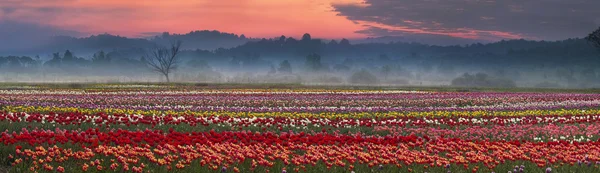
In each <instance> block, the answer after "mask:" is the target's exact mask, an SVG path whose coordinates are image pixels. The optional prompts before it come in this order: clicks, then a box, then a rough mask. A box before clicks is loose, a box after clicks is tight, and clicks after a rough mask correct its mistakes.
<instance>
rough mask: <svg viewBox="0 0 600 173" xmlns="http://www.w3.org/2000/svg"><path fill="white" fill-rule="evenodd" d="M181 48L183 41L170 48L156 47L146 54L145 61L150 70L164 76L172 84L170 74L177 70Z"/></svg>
mask: <svg viewBox="0 0 600 173" xmlns="http://www.w3.org/2000/svg"><path fill="white" fill-rule="evenodd" d="M180 47H181V41H177V42H176V43H172V44H171V47H170V48H166V47H159V46H156V47H155V48H154V49H151V50H149V51H148V52H146V56H145V57H144V60H145V62H146V64H147V65H148V67H150V69H152V70H153V71H156V72H158V73H160V74H162V75H164V76H165V78H166V79H167V82H171V81H170V80H169V73H171V72H173V71H174V70H175V69H177V64H178V63H179V61H178V56H177V55H179V51H180V50H179V48H180Z"/></svg>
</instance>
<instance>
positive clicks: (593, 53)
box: [0, 34, 600, 88]
mask: <svg viewBox="0 0 600 173" xmlns="http://www.w3.org/2000/svg"><path fill="white" fill-rule="evenodd" d="M103 37H116V36H110V35H103ZM182 37H185V36H182V35H177V36H169V35H167V36H160V37H155V38H151V39H129V38H125V37H116V38H118V39H117V41H119V40H120V41H126V42H127V43H128V44H126V45H125V44H122V45H124V46H122V47H119V46H118V45H117V46H115V45H111V44H93V43H94V41H93V39H92V41H90V40H89V38H88V40H86V42H88V44H86V45H85V46H82V45H78V46H73V48H68V47H69V45H73V44H64V45H54V47H55V48H53V49H48V50H46V52H44V53H40V50H41V51H43V50H45V49H36V50H35V51H31V52H22V51H21V52H19V53H4V54H3V55H2V56H0V73H1V74H0V81H2V82H44V83H45V82H102V83H103V82H166V79H165V77H164V75H162V74H160V73H157V72H156V71H152V69H151V68H149V66H148V64H147V59H145V58H148V57H147V56H148V53H149V52H150V51H151V50H152V48H153V47H166V46H168V43H169V42H172V41H175V40H181V38H182ZM228 37H229V39H230V40H232V39H233V40H236V38H237V40H238V41H239V39H240V38H241V37H240V36H237V35H228ZM213 39H218V38H213ZM244 39H247V40H246V41H245V43H234V42H227V46H221V47H220V48H216V49H215V48H214V46H213V47H212V49H211V48H207V47H206V44H205V43H202V42H201V41H188V42H185V41H183V42H182V46H181V48H182V49H181V50H180V52H179V53H178V55H177V57H176V60H177V63H175V64H174V65H176V66H177V68H176V69H174V70H171V71H170V72H169V77H170V82H186V83H293V84H306V85H369V86H460V87H543V88H593V87H598V86H600V83H599V82H598V81H600V80H598V79H600V69H599V68H600V62H599V60H600V52H598V51H597V50H596V49H595V48H594V47H592V46H590V45H589V44H588V43H587V42H586V41H585V40H584V39H569V40H563V41H554V42H546V41H526V40H510V41H500V42H494V43H488V44H480V43H478V44H469V45H455V46H433V45H425V44H419V43H405V42H388V43H377V42H369V43H364V42H363V43H351V42H350V41H349V40H345V39H344V40H321V39H314V38H311V37H310V35H309V34H305V35H304V36H303V37H302V38H298V39H296V38H291V37H285V36H282V37H278V38H272V39H249V38H245V37H244ZM78 40H85V39H78ZM96 40H103V39H96ZM104 40H107V39H104ZM108 40H110V39H108ZM144 40H145V41H144ZM153 40H154V41H153ZM156 40H160V41H156ZM222 43H225V41H224V42H222ZM238 44H239V45H238ZM106 45H111V46H109V47H107V46H106ZM57 48H58V49H64V50H60V51H54V50H56V49H57ZM142 57H145V58H142Z"/></svg>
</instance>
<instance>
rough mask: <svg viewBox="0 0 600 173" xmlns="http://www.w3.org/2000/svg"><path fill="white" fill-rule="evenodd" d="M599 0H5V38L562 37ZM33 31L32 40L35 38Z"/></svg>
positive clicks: (584, 27) (0, 17) (585, 19)
mask: <svg viewBox="0 0 600 173" xmlns="http://www.w3.org/2000/svg"><path fill="white" fill-rule="evenodd" d="M599 6H600V0H0V36H2V35H3V36H7V35H12V36H14V37H17V36H18V35H19V34H18V33H20V34H21V35H23V36H32V37H39V36H44V35H71V36H89V35H92V34H101V33H110V34H116V35H121V36H127V37H147V36H152V35H155V34H158V33H161V32H170V33H187V32H190V31H194V30H218V31H222V32H230V33H235V34H244V35H245V36H247V37H254V38H273V37H277V36H281V35H285V36H293V37H300V36H301V35H302V34H304V33H310V34H311V35H312V36H313V37H316V38H331V39H340V38H351V39H352V38H366V37H381V36H402V37H414V36H428V37H427V38H428V39H435V38H436V37H435V36H439V37H440V38H448V37H452V38H461V39H473V40H487V41H497V40H502V39H520V38H523V39H531V40H560V39H567V38H574V37H584V36H585V35H586V34H587V33H589V32H591V31H593V30H594V29H596V28H598V26H600V10H597V7H599ZM32 34H33V35H32Z"/></svg>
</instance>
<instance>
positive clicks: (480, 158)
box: [9, 139, 600, 172]
mask: <svg viewBox="0 0 600 173" xmlns="http://www.w3.org/2000/svg"><path fill="white" fill-rule="evenodd" d="M599 144H600V143H598V142H585V143H567V142H548V143H535V142H518V141H515V142H487V141H479V142H471V141H463V140H456V139H438V140H431V141H428V142H420V141H417V142H415V143H412V142H411V143H398V144H395V145H387V144H377V143H361V144H358V143H354V144H346V145H322V144H310V143H309V144H307V143H291V144H287V145H281V144H279V143H272V144H268V143H240V142H221V143H195V144H180V145H172V144H160V145H156V146H151V145H148V144H142V145H129V144H123V145H96V146H91V147H87V146H83V147H77V148H71V147H58V146H56V145H54V146H52V147H43V146H36V147H33V148H28V147H25V148H24V147H22V146H16V147H15V155H11V156H9V157H11V158H13V159H15V161H14V162H13V165H14V168H22V170H31V171H37V170H40V171H42V170H45V171H58V172H65V171H66V172H81V171H88V170H90V169H93V170H97V171H103V170H112V171H120V170H124V171H133V172H143V171H144V170H148V169H151V170H152V171H159V170H164V171H166V170H171V169H186V168H187V167H194V166H196V167H197V166H203V167H206V168H208V169H212V170H219V169H222V170H221V172H228V170H231V172H251V171H255V169H263V170H264V169H265V168H266V169H267V172H268V170H269V169H270V168H273V167H275V168H276V169H278V170H283V171H282V172H284V171H285V170H294V171H301V170H302V171H307V167H309V169H312V168H311V167H316V166H317V165H324V166H325V167H326V168H325V169H323V170H322V171H325V170H338V172H350V171H355V170H357V169H359V168H358V167H361V166H362V167H366V166H368V168H371V171H373V169H375V170H379V171H383V170H384V169H390V168H391V169H393V170H395V171H398V170H399V169H403V167H406V168H408V169H406V170H405V171H409V172H410V171H411V169H414V168H419V169H420V170H424V171H427V170H428V169H432V170H438V171H439V170H444V171H445V170H448V172H450V168H451V166H454V167H459V168H461V169H466V170H472V172H478V171H479V172H494V171H502V170H504V171H506V170H507V167H506V166H502V167H499V165H501V164H505V163H511V162H516V161H520V162H522V163H523V162H526V163H529V165H535V166H537V168H536V167H535V166H534V167H532V168H528V171H527V172H530V171H531V172H539V170H540V169H542V170H543V169H544V168H546V167H549V166H553V165H554V166H559V165H572V166H575V165H579V166H580V167H581V166H582V167H585V168H583V169H582V170H580V171H583V170H586V171H592V172H598V171H600V169H598V164H599V163H598V161H600V156H599V155H598V154H599V153H600V145H599ZM248 163H249V165H248ZM415 165H419V166H415ZM592 166H593V167H592ZM516 168H517V170H518V171H521V172H525V170H524V169H525V167H524V166H523V167H520V166H519V167H516ZM521 169H522V170H521ZM340 170H341V171H340ZM361 170H362V171H366V170H364V169H361ZM508 170H509V171H510V170H513V168H512V167H508ZM536 170H538V171H536ZM571 170H572V169H571ZM285 172H287V171H285ZM440 172H441V171H440Z"/></svg>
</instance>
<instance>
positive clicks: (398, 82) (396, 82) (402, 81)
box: [385, 79, 410, 85]
mask: <svg viewBox="0 0 600 173" xmlns="http://www.w3.org/2000/svg"><path fill="white" fill-rule="evenodd" d="M385 83H387V84H394V85H408V84H410V82H409V81H408V80H406V79H395V80H390V81H386V82H385Z"/></svg>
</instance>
